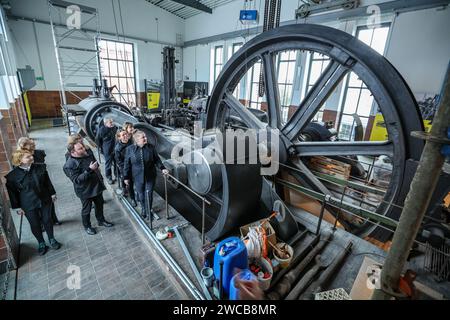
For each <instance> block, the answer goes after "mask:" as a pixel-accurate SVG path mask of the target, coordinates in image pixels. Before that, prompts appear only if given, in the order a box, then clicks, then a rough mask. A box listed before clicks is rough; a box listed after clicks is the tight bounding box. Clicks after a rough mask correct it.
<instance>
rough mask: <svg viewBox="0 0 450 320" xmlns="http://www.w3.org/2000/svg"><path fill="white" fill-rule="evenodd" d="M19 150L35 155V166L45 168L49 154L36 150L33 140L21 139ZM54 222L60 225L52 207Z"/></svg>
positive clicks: (18, 142) (18, 143)
mask: <svg viewBox="0 0 450 320" xmlns="http://www.w3.org/2000/svg"><path fill="white" fill-rule="evenodd" d="M17 150H25V151H29V152H30V153H31V154H32V155H33V159H34V163H35V164H42V165H44V166H45V157H46V156H47V154H46V153H45V151H44V150H41V149H36V143H35V142H34V140H33V139H30V138H28V137H21V138H19V140H18V141H17ZM52 221H53V224H56V225H60V224H61V222H59V220H58V217H57V216H56V211H55V206H52Z"/></svg>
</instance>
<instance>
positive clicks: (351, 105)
mask: <svg viewBox="0 0 450 320" xmlns="http://www.w3.org/2000/svg"><path fill="white" fill-rule="evenodd" d="M359 91H360V90H359V89H351V88H350V89H348V90H347V96H346V97H345V105H344V113H348V114H353V113H355V112H356V107H357V106H358V98H359Z"/></svg>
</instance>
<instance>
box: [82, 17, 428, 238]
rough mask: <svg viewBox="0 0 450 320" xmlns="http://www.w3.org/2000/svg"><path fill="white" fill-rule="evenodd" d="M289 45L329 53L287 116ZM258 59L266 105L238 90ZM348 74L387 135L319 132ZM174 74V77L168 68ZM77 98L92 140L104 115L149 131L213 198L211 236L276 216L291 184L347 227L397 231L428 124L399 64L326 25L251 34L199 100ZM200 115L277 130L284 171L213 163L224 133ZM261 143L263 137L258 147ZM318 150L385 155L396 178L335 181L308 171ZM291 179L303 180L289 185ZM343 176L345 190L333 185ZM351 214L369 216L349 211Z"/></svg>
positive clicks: (194, 208)
mask: <svg viewBox="0 0 450 320" xmlns="http://www.w3.org/2000/svg"><path fill="white" fill-rule="evenodd" d="M286 50H301V51H310V52H316V53H320V54H322V55H325V56H327V57H329V58H330V59H331V60H330V63H329V64H328V66H327V67H326V68H325V69H324V71H323V72H322V74H321V76H320V77H319V79H318V80H317V82H316V83H315V84H314V85H313V86H312V88H311V89H310V90H309V92H308V93H307V94H306V96H305V98H304V99H303V101H302V102H301V104H300V105H299V107H298V108H297V109H296V110H295V112H293V114H292V115H291V117H290V118H289V119H288V120H287V121H286V123H283V121H282V119H281V117H280V101H279V99H280V98H279V93H278V89H277V80H276V74H277V73H276V69H275V59H276V55H277V54H279V53H280V52H283V51H286ZM166 62H167V66H166ZM173 62H174V61H173V59H172V60H170V59H169V60H168V61H166V60H165V72H166V71H167V72H173V68H172V67H171V66H173ZM255 63H261V69H262V70H263V75H264V86H265V93H266V101H267V111H262V110H256V109H251V108H247V107H244V106H243V105H242V104H241V102H240V101H239V100H238V99H236V98H235V97H234V95H233V94H232V93H233V92H234V90H235V88H236V86H237V85H238V84H239V82H240V81H241V79H242V77H243V76H244V75H245V74H246V72H247V71H248V70H250V69H251V68H252V66H253V65H254V64H255ZM170 69H171V70H170ZM351 72H353V73H354V74H356V75H357V77H358V78H359V79H360V80H361V81H363V82H364V84H365V85H366V86H367V88H368V89H369V90H370V92H371V94H372V95H373V97H374V100H375V101H376V103H377V105H378V108H379V110H380V111H381V112H382V114H383V117H384V120H385V125H386V129H387V132H388V139H387V140H386V141H381V142H371V141H332V139H314V138H313V137H314V128H313V127H314V125H313V126H311V124H312V122H311V120H312V119H313V117H314V115H315V114H316V113H317V112H318V111H319V110H320V108H321V107H322V106H323V105H324V103H325V102H326V101H327V99H328V97H330V95H331V94H332V92H333V91H334V90H335V89H336V87H337V86H338V85H339V83H340V82H341V81H342V80H343V79H344V78H345V77H346V76H347V75H349V74H350V73H351ZM168 77H169V79H170V75H168ZM165 79H166V74H165ZM166 85H167V83H166ZM104 86H106V84H104ZM168 92H171V91H168ZM166 95H167V94H166ZM206 103H207V106H206ZM80 106H81V107H82V108H84V109H85V110H86V113H85V114H84V115H83V116H81V117H79V118H78V122H79V124H80V127H81V128H83V130H84V132H85V133H86V134H87V136H88V137H89V138H90V139H91V140H94V136H95V133H96V131H97V127H98V125H99V123H100V121H101V119H102V118H103V117H104V116H106V115H109V116H112V117H114V119H115V123H116V124H117V125H121V124H122V123H123V122H125V121H129V122H132V123H134V126H135V127H136V128H137V129H140V130H143V131H144V132H146V134H147V136H148V137H149V141H150V143H153V144H154V145H155V146H156V149H157V151H158V153H159V155H160V156H161V158H162V159H164V161H165V164H166V166H167V167H168V168H169V169H170V171H171V174H172V175H173V176H175V177H177V179H179V180H180V181H182V182H183V183H185V184H187V185H188V186H189V187H190V188H192V189H193V190H194V191H196V192H197V193H199V194H201V195H203V196H204V197H205V198H206V199H208V201H209V202H211V205H208V206H206V217H205V219H206V220H205V227H206V235H207V237H208V238H209V239H210V240H213V241H214V240H217V239H219V238H221V237H223V236H224V235H226V234H227V233H230V232H231V231H233V230H235V229H236V228H238V227H239V226H242V225H244V224H246V223H248V222H252V221H255V220H257V219H260V218H262V217H267V216H269V215H270V213H271V211H272V207H273V204H274V202H275V200H283V198H284V196H285V193H284V191H285V190H286V188H294V189H295V190H297V191H300V192H303V193H305V194H307V195H309V196H311V197H312V198H314V199H316V200H319V201H321V202H322V203H323V205H324V207H326V208H327V210H329V211H330V212H332V213H333V215H335V217H337V220H339V222H340V223H341V224H342V225H343V226H344V227H345V228H346V229H347V230H348V231H350V232H353V233H356V234H359V235H360V236H370V237H373V238H377V239H379V240H381V241H386V240H388V239H389V238H390V237H391V235H392V233H391V232H390V231H386V227H391V229H393V228H395V225H396V220H395V219H397V218H398V214H399V211H398V210H396V209H397V207H396V205H399V206H401V205H402V195H403V194H405V193H406V192H405V190H407V188H408V186H409V185H408V181H409V179H410V177H411V174H413V173H414V171H411V170H408V168H410V166H409V163H416V162H417V160H419V158H420V155H421V152H422V148H423V145H424V144H423V142H422V141H421V140H418V139H414V138H412V137H411V136H410V133H411V132H412V131H422V130H423V123H422V120H421V116H420V114H419V111H418V108H417V104H416V102H415V99H414V97H413V95H412V94H411V91H410V89H409V88H408V86H407V84H406V83H405V81H404V79H403V78H402V77H401V75H400V74H399V73H398V72H397V71H396V70H395V68H394V67H393V66H392V65H391V64H390V63H389V62H388V61H387V60H386V59H385V58H384V57H383V56H381V55H379V54H378V53H376V52H375V51H374V50H372V49H371V48H370V47H368V46H366V45H365V44H363V43H362V42H360V41H358V40H357V39H355V38H354V37H352V36H351V35H349V34H347V33H345V32H342V31H339V30H336V29H333V28H329V27H324V26H319V25H308V24H298V25H288V26H283V27H280V28H276V29H273V30H269V31H267V32H264V33H262V34H260V35H258V36H257V37H255V38H253V39H252V40H250V41H249V42H247V43H246V44H245V45H244V46H243V47H242V48H241V49H240V50H239V51H238V52H237V53H236V54H234V55H233V56H232V57H231V59H230V60H229V61H228V62H227V64H226V65H225V67H224V68H223V70H222V72H221V73H220V75H219V77H218V78H217V80H216V82H215V85H214V88H213V90H212V93H211V96H210V97H209V98H208V99H207V98H205V97H203V98H200V99H198V100H197V101H195V99H194V102H193V104H192V105H191V108H186V107H180V106H179V105H178V104H177V103H176V99H173V98H172V97H169V100H167V98H166V101H165V103H164V109H163V110H162V112H161V113H156V114H155V113H151V114H146V113H143V112H134V111H133V113H132V111H130V110H128V109H127V108H126V107H125V106H123V105H122V104H120V103H118V102H115V101H113V100H112V99H111V98H110V97H108V94H107V92H106V91H105V90H103V94H100V92H99V90H98V88H96V89H94V93H93V95H92V96H91V97H89V98H87V99H85V100H83V101H82V102H81V103H80ZM193 106H197V107H193ZM194 121H203V123H204V125H205V127H206V129H210V130H217V129H219V130H221V131H222V132H223V131H224V130H226V129H229V130H235V129H241V130H242V129H244V130H246V129H248V128H253V129H264V130H269V129H278V130H279V132H280V136H279V141H278V142H279V150H278V152H279V164H280V168H279V170H278V172H277V173H276V174H274V175H270V176H262V175H261V174H260V169H261V164H260V163H259V162H258V163H256V164H236V163H213V164H209V163H208V161H207V155H208V153H209V152H210V151H211V145H212V144H213V143H214V142H217V137H218V135H217V131H212V133H205V134H200V135H197V134H194V127H193V123H194ZM184 129H187V130H184ZM316 129H317V128H316ZM318 130H319V131H320V129H318ZM325 130H326V129H325ZM321 132H324V131H323V130H322V131H321ZM319 136H320V134H319ZM258 139H259V137H258ZM180 142H187V143H194V144H195V145H196V146H197V147H198V148H196V149H195V150H193V151H190V152H188V153H185V154H183V155H182V156H183V157H182V158H181V159H182V160H181V161H180V160H174V159H171V153H172V151H173V149H174V147H175V146H177V145H178V144H179V143H180ZM262 146H263V143H260V144H259V147H262ZM191 156H195V157H198V158H199V159H200V161H199V162H196V164H186V163H184V161H183V159H186V157H187V158H189V157H191ZM314 156H324V157H330V158H340V159H341V160H345V161H344V162H347V163H354V164H355V167H358V162H359V160H360V157H366V158H370V159H372V160H373V162H375V161H376V159H378V158H379V157H380V156H385V157H386V156H387V157H388V158H389V159H390V163H391V173H390V179H389V181H387V183H386V184H385V185H382V186H381V185H377V186H374V185H371V184H370V183H368V179H366V180H361V179H350V180H349V181H341V180H339V179H331V178H330V177H327V176H325V175H319V174H318V173H317V172H314V171H313V170H311V169H310V167H309V161H310V159H311V158H312V157H314ZM352 167H353V166H352ZM359 168H360V166H359ZM363 168H364V170H366V175H370V174H369V172H367V171H369V170H370V169H368V167H367V166H364V167H363ZM286 177H289V178H290V179H291V180H289V181H288V180H287V178H286ZM292 179H295V180H296V182H295V183H292V181H293V180H292ZM336 184H337V185H338V186H340V188H335V187H336ZM342 189H344V190H343V191H342ZM349 190H354V191H358V192H359V194H362V196H359V197H358V196H356V199H355V196H354V195H352V194H353V193H351V192H348V191H349ZM156 191H157V192H158V193H159V194H160V195H162V196H163V197H164V181H163V178H162V177H161V176H158V179H157V185H156ZM169 192H170V194H171V196H170V197H169V202H170V205H171V206H172V207H174V208H175V209H176V210H177V211H178V212H180V213H181V214H183V215H184V216H185V218H187V219H188V220H189V221H190V222H191V223H192V224H193V225H194V226H195V227H196V228H197V229H200V227H201V221H202V202H201V201H200V200H199V199H198V198H197V197H193V196H192V194H191V193H189V192H187V191H186V189H184V188H183V187H182V186H180V185H177V184H176V183H171V184H169ZM370 196H376V197H378V199H379V201H378V202H377V203H375V204H373V203H369V201H367V199H368V198H369V197H370ZM336 204H337V205H336ZM336 207H338V209H336ZM400 211H401V210H400ZM354 215H358V216H359V217H362V218H360V219H349V218H348V217H349V216H354ZM285 222H287V223H285V224H284V225H285V226H286V225H288V229H289V230H287V231H286V232H285V233H284V234H285V235H286V237H291V236H292V237H293V236H294V235H295V234H296V232H297V231H298V226H297V224H296V223H295V222H294V219H292V217H291V216H290V215H289V214H287V215H286V217H285Z"/></svg>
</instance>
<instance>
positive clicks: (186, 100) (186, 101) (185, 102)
mask: <svg viewBox="0 0 450 320" xmlns="http://www.w3.org/2000/svg"><path fill="white" fill-rule="evenodd" d="M189 102H191V100H190V99H183V103H184V104H188V103H189Z"/></svg>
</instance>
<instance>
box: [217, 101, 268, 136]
mask: <svg viewBox="0 0 450 320" xmlns="http://www.w3.org/2000/svg"><path fill="white" fill-rule="evenodd" d="M223 103H225V104H226V105H227V106H228V107H229V108H230V109H231V110H232V111H233V112H234V113H236V114H237V115H238V116H239V118H241V120H242V121H243V122H244V123H245V124H246V125H247V126H248V127H249V128H253V129H263V128H265V127H266V125H265V124H264V123H263V122H261V121H260V120H259V119H258V118H257V117H256V116H255V115H254V114H253V113H251V112H250V111H249V110H248V109H247V108H246V107H245V106H243V105H242V103H240V102H239V100H238V99H236V98H235V97H234V96H233V95H232V94H231V93H229V92H226V93H225V96H224V98H223Z"/></svg>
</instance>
